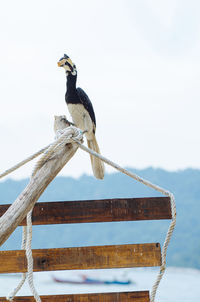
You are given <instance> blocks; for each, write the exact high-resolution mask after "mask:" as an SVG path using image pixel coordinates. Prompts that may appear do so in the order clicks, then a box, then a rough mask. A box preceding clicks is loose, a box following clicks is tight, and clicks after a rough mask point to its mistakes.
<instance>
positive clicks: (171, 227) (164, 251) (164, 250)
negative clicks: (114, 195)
mask: <svg viewBox="0 0 200 302" xmlns="http://www.w3.org/2000/svg"><path fill="white" fill-rule="evenodd" d="M73 140H74V141H75V142H76V143H78V144H79V147H80V148H81V149H82V150H84V151H86V152H88V153H90V154H92V155H94V156H96V157H98V158H100V159H101V160H102V161H104V162H105V163H107V164H108V165H110V166H112V167H113V168H115V169H117V170H119V171H120V172H122V173H124V174H126V175H128V176H130V177H131V178H133V179H135V180H137V181H138V182H140V183H143V184H144V185H146V186H148V187H150V188H152V189H154V190H156V191H158V192H160V193H162V194H163V195H165V196H168V197H169V198H170V204H171V214H172V221H171V223H170V225H169V228H168V232H167V235H166V238H165V241H164V244H163V247H162V254H161V261H162V262H161V266H160V271H159V273H158V276H157V278H156V281H155V283H154V285H153V287H152V291H151V297H150V301H151V302H154V301H155V296H156V292H157V289H158V286H159V283H160V281H161V279H162V277H163V274H164V272H165V269H166V255H167V248H168V245H169V242H170V239H171V236H172V233H173V231H174V228H175V225H176V204H175V198H174V195H173V194H172V193H171V192H169V191H167V190H165V189H163V188H161V187H159V186H157V185H155V184H153V183H151V182H150V181H148V180H146V179H144V178H142V177H140V176H138V175H137V174H135V173H132V172H130V171H128V170H126V169H124V168H122V167H120V166H119V165H118V164H116V163H114V162H112V161H111V160H109V159H107V158H106V157H104V156H102V155H101V154H99V153H96V152H95V151H93V150H91V149H89V148H87V147H86V146H84V145H82V144H80V142H78V141H76V139H73Z"/></svg>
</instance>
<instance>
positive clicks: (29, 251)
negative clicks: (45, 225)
mask: <svg viewBox="0 0 200 302" xmlns="http://www.w3.org/2000/svg"><path fill="white" fill-rule="evenodd" d="M32 210H33V209H32ZM32 210H31V211H30V212H28V214H27V217H26V220H27V243H26V258H27V262H28V273H27V277H28V283H29V287H30V289H31V292H32V294H33V296H34V298H35V301H36V302H41V299H40V297H39V295H38V293H37V291H36V289H35V286H34V283H33V256H32V249H31V242H32V220H31V216H32Z"/></svg>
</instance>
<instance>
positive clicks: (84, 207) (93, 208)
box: [0, 197, 171, 225]
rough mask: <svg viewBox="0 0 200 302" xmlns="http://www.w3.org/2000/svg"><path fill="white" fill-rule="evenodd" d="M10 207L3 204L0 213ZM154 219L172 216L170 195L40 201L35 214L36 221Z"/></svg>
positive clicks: (41, 222)
mask: <svg viewBox="0 0 200 302" xmlns="http://www.w3.org/2000/svg"><path fill="white" fill-rule="evenodd" d="M8 207H9V205H1V206H0V216H2V215H3V214H4V213H5V211H6V210H7V209H8ZM155 219H156V220H157V219H171V207H170V199H169V197H147V198H123V199H103V200H82V201H80V200H79V201H63V202H39V203H37V204H36V205H35V207H34V210H33V218H32V220H33V224H34V225H40V224H61V223H88V222H112V221H135V220H155ZM25 223H26V222H25V220H24V221H23V222H22V223H21V225H25Z"/></svg>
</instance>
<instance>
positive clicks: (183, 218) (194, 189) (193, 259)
mask: <svg viewBox="0 0 200 302" xmlns="http://www.w3.org/2000/svg"><path fill="white" fill-rule="evenodd" d="M130 170H132V171H133V172H135V173H137V174H138V175H140V176H142V177H144V178H146V179H148V180H150V181H151V182H153V183H155V184H158V185H160V186H161V187H164V188H166V189H168V190H170V191H171V192H173V193H174V195H175V198H176V204H177V226H176V229H175V231H174V234H173V238H172V241H171V243H170V246H169V250H168V258H167V261H168V265H173V266H185V267H196V268H200V240H199V235H200V220H199V212H200V186H199V184H200V170H194V169H186V170H183V171H177V172H168V171H164V170H162V169H153V168H148V169H144V170H133V169H130ZM27 183H28V179H24V180H20V181H14V180H11V179H8V180H6V181H4V182H0V203H1V204H4V203H11V202H13V201H14V200H15V198H16V197H17V196H18V194H19V193H20V192H21V191H22V190H23V188H24V187H25V185H26V184H27ZM143 196H159V194H158V193H157V192H155V191H154V190H152V189H149V188H146V187H145V186H144V185H142V184H139V183H137V182H136V181H134V180H133V179H131V178H129V177H127V176H126V175H123V174H121V173H114V174H107V175H106V177H105V179H104V180H103V181H98V180H96V179H94V178H93V177H92V176H87V175H83V176H82V177H80V178H79V179H73V178H70V177H57V178H56V179H55V180H54V181H53V182H52V183H51V184H50V185H49V187H48V188H47V190H46V191H45V192H44V193H43V195H42V196H41V198H40V201H62V200H63V201H64V200H83V199H101V198H114V197H119V198H120V197H143ZM168 226H169V221H167V220H166V221H142V222H120V223H119V222H115V223H95V224H71V225H51V226H34V227H33V245H32V246H33V248H47V247H67V246H83V245H84V246H85V245H101V244H124V243H140V242H157V241H158V242H161V243H163V241H164V238H165V235H166V231H167V228H168ZM20 245H21V228H18V229H17V230H16V231H15V232H14V234H13V235H12V236H11V237H10V238H9V240H8V241H7V242H6V243H5V244H4V245H3V246H2V247H1V249H18V248H20Z"/></svg>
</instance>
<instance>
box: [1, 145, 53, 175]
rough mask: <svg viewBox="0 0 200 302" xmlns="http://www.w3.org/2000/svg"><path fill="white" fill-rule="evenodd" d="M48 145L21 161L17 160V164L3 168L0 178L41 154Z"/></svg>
mask: <svg viewBox="0 0 200 302" xmlns="http://www.w3.org/2000/svg"><path fill="white" fill-rule="evenodd" d="M49 146H50V145H48V146H46V147H44V148H42V149H41V150H39V151H37V152H36V153H34V154H33V155H31V156H29V157H27V158H26V159H24V160H22V161H21V162H19V163H18V164H16V165H15V166H13V167H12V168H10V169H7V170H5V171H4V172H3V173H0V178H3V177H4V176H6V175H8V174H10V173H11V172H13V171H15V170H17V169H19V168H20V167H22V166H23V165H25V164H27V163H28V162H29V161H31V160H33V159H34V158H36V157H37V156H39V155H40V154H42V153H43V152H44V151H45V150H46V149H47V148H48V147H49Z"/></svg>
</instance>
